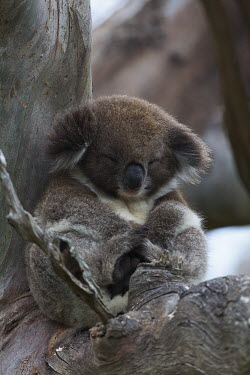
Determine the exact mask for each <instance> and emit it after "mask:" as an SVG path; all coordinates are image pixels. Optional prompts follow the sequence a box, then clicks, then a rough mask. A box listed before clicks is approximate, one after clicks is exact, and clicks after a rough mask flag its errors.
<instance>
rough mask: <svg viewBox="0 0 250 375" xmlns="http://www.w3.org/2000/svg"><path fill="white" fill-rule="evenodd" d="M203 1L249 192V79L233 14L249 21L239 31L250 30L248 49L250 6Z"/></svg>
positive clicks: (234, 144)
mask: <svg viewBox="0 0 250 375" xmlns="http://www.w3.org/2000/svg"><path fill="white" fill-rule="evenodd" d="M200 1H201V3H202V4H203V7H204V9H205V12H206V15H207V18H208V22H209V24H210V26H211V30H212V33H213V36H214V41H215V48H216V52H217V57H218V65H219V69H220V79H221V86H222V91H223V96H224V102H225V116H224V117H225V125H226V128H227V132H228V136H229V139H230V142H231V146H232V149H233V153H234V158H235V161H236V164H237V167H238V171H239V175H240V177H241V179H242V181H243V183H244V184H245V186H246V188H247V190H248V192H249V193H250V168H249V165H250V148H249V143H250V126H249V124H250V110H249V96H248V95H247V90H248V94H249V87H246V85H245V84H244V83H243V80H244V78H246V77H245V76H244V73H245V72H244V69H243V73H241V69H242V68H243V64H242V61H241V60H242V59H239V56H237V47H236V45H235V34H236V29H235V19H234V15H235V14H237V13H238V14H241V15H242V16H243V18H242V20H243V19H244V20H245V21H246V24H245V25H244V26H241V30H240V32H241V33H245V34H247V33H248V35H247V37H248V43H247V44H248V45H247V50H249V37H250V34H249V31H250V23H249V22H250V17H249V15H250V7H249V4H247V3H246V1H239V2H238V1H237V2H236V1H233V2H232V1H230V2H228V1H227V5H226V2H224V1H223V0H218V1H209V0H200ZM228 3H229V4H228ZM230 3H231V4H230ZM234 3H235V4H234ZM222 20H223V22H222ZM237 32H238V30H237ZM246 55H247V56H248V64H249V53H247V52H246ZM248 78H249V76H248ZM246 89H247V90H246Z"/></svg>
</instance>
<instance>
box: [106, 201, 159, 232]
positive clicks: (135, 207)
mask: <svg viewBox="0 0 250 375" xmlns="http://www.w3.org/2000/svg"><path fill="white" fill-rule="evenodd" d="M101 200H102V201H103V202H104V203H106V204H107V205H108V206H109V207H110V208H111V210H112V211H113V212H115V213H116V214H117V215H118V216H119V217H121V218H122V219H124V220H126V221H131V222H133V223H135V224H139V225H143V224H145V222H146V220H147V216H148V213H149V211H150V209H151V208H152V204H151V203H149V202H147V201H145V200H140V201H135V202H126V203H125V202H123V201H122V200H120V199H107V198H106V197H105V198H101Z"/></svg>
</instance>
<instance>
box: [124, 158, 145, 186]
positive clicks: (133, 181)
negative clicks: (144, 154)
mask: <svg viewBox="0 0 250 375" xmlns="http://www.w3.org/2000/svg"><path fill="white" fill-rule="evenodd" d="M144 176H145V172H144V169H143V167H142V166H141V165H140V164H129V165H128V166H127V168H126V170H125V173H124V179H123V183H124V187H125V188H126V189H131V190H137V189H139V188H140V187H141V185H142V183H143V179H144Z"/></svg>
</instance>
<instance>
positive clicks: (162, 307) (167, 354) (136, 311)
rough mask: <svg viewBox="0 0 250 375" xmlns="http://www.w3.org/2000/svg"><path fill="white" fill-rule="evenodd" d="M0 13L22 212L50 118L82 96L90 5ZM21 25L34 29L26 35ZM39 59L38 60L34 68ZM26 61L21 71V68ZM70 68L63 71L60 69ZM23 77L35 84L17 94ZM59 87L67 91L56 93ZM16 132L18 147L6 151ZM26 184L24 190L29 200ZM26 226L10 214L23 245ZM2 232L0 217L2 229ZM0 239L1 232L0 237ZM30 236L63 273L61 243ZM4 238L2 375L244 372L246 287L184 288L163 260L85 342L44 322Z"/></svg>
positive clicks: (232, 283) (235, 281)
mask: <svg viewBox="0 0 250 375" xmlns="http://www.w3.org/2000/svg"><path fill="white" fill-rule="evenodd" d="M0 11H1V13H2V15H3V17H2V19H3V20H5V22H3V24H2V26H1V27H2V30H1V31H2V34H1V35H3V48H5V53H6V55H4V58H3V60H2V62H3V69H4V73H5V77H6V78H5V85H4V86H3V93H4V98H9V97H8V95H7V93H8V92H10V93H11V92H12V94H13V96H12V97H10V99H9V100H13V104H12V105H13V108H12V107H11V108H12V111H11V112H8V111H7V109H8V107H7V104H9V107H10V103H9V102H8V101H7V102H6V101H5V103H4V104H5V107H4V109H3V110H5V112H3V113H4V118H5V123H4V125H5V124H7V125H8V126H6V127H5V126H2V127H1V136H2V137H1V139H5V140H7V141H8V143H7V145H5V147H4V151H5V153H6V155H7V158H8V161H9V165H10V166H11V168H12V175H13V180H14V182H15V185H17V186H18V187H19V189H18V194H19V195H20V197H21V199H22V202H23V203H24V205H25V207H27V208H28V209H30V208H31V207H32V204H33V201H34V200H35V198H36V197H37V194H38V191H39V188H38V185H39V187H40V186H42V185H44V183H45V182H46V178H47V176H46V174H47V173H46V172H47V169H48V168H47V164H46V162H45V161H43V156H42V155H43V154H44V151H43V138H44V137H45V135H46V131H47V129H48V127H49V124H50V123H51V120H52V118H53V117H54V115H55V114H56V113H57V112H58V111H60V110H61V109H62V108H67V107H68V106H70V105H71V103H72V102H74V103H80V102H81V101H83V100H86V99H87V98H88V97H89V96H90V76H89V40H90V39H89V3H88V1H87V0H85V1H80V0H79V1H73V0H71V1H70V0H69V1H68V2H66V0H65V1H62V2H60V3H59V2H56V3H52V4H51V2H49V3H48V4H47V2H46V1H45V2H43V1H42V0H37V1H36V2H32V1H28V0H27V1H26V2H23V1H20V2H19V3H18V4H17V2H15V6H14V5H13V3H11V4H9V3H8V2H7V1H2V5H1V8H0ZM24 21H26V22H28V21H29V22H30V24H31V26H30V27H33V26H34V27H33V28H32V29H31V31H30V27H28V28H27V23H25V22H24ZM46 21H47V22H46ZM13 24H14V25H15V28H14V29H13ZM38 28H39V36H37V34H36V30H38ZM12 30H14V31H12ZM20 32H21V33H22V34H21V35H23V36H25V35H26V38H22V40H24V43H25V44H24V46H23V49H24V50H25V51H26V49H25V48H27V49H28V51H29V52H28V55H27V54H26V53H25V54H24V56H23V57H22V59H23V60H20V61H15V60H14V59H13V57H12V56H13V51H16V50H17V48H16V44H15V43H17V44H18V47H20V39H19V38H18V37H17V35H16V34H15V33H20ZM18 35H19V34H18ZM10 36H12V38H10ZM24 47H25V48H24ZM29 48H31V50H29ZM21 49H22V48H21ZM22 51H23V50H22ZM22 53H24V52H22ZM41 55H42V61H41V60H39V59H38V56H40V58H41ZM27 57H29V58H30V59H31V60H29V59H27ZM26 60H27V65H25V64H24V63H23V61H25V62H26ZM29 61H31V62H29ZM68 61H69V62H70V65H67V64H66V62H68ZM21 62H22V63H21ZM15 64H17V65H15ZM18 64H20V66H21V67H22V69H24V70H23V71H22V72H21V73H20V74H19V77H20V79H19V81H20V82H19V84H18V85H17V87H18V89H17V88H14V89H13V90H12V87H13V82H14V84H15V82H16V81H15V80H14V79H13V75H12V73H13V72H15V71H19V70H21V67H20V66H19V65H18ZM22 64H23V65H22ZM72 66H73V67H74V66H75V67H76V69H75V70H74V69H73V68H72ZM26 68H27V70H26ZM72 71H73V72H72ZM69 74H70V77H69V76H68V75H69ZM72 74H73V76H72ZM27 77H32V78H33V80H32V79H31V80H30V81H29V80H28V82H27V86H24V85H25V82H26V78H27ZM44 79H45V80H44ZM63 79H65V80H66V81H65V82H66V83H65V89H66V92H64V90H62V89H61V86H62V82H64V81H63ZM45 82H47V83H45ZM47 86H48V88H47ZM19 87H20V89H19ZM6 100H7V99H6ZM6 103H7V104H6ZM19 105H20V108H19V107H18V106H19ZM6 108H7V109H6ZM24 111H25V112H24ZM26 111H27V112H26ZM19 124H21V125H22V126H20V125H19ZM42 124H43V126H41V125H42ZM18 126H20V128H18V129H19V132H17V127H18ZM12 127H14V130H13V128H12ZM14 131H16V132H17V135H16V136H17V137H18V142H19V143H20V148H15V149H14V150H12V148H11V146H10V145H11V142H12V140H13V132H14ZM9 132H10V133H9ZM10 134H11V135H10ZM8 145H9V146H8ZM24 146H25V147H24ZM35 151H36V153H35ZM37 151H38V152H37ZM37 154H38V157H36V155H37ZM9 155H10V158H9ZM16 155H17V156H16ZM12 159H13V160H14V161H13V160H12ZM15 161H16V166H17V167H18V170H19V168H21V167H22V168H23V170H24V172H25V173H24V172H22V173H23V174H22V175H21V173H20V176H18V174H17V173H14V165H15ZM26 165H27V166H28V167H27V170H25V166H26ZM37 171H39V172H38V173H37V175H36V172H37ZM1 175H2V179H3V180H4V186H5V188H6V186H7V185H8V186H10V183H9V181H8V179H7V178H6V176H7V175H6V172H5V166H4V160H3V158H1ZM28 175H29V176H30V177H29V180H28V179H27V176H28ZM4 177H5V178H4ZM27 181H29V186H30V187H32V189H31V188H30V191H29V192H28V193H27V192H26V190H27V185H26V184H27ZM29 195H30V199H29ZM12 202H13V199H12ZM15 202H16V203H17V201H15ZM10 203H11V200H10ZM15 207H17V212H22V210H21V208H20V206H19V205H18V204H16V206H15ZM6 212H7V208H6V209H5V213H6ZM14 213H15V211H14ZM24 217H26V219H27V217H28V224H25V225H26V227H24V223H23V221H22V220H21V222H20V216H16V217H15V216H14V215H13V213H12V216H11V217H10V221H11V223H12V224H14V223H15V225H16V223H19V228H22V229H25V230H26V234H25V237H26V238H27V236H28V235H29V233H31V234H32V231H30V230H31V227H30V223H31V222H32V219H30V217H29V216H25V215H24ZM22 218H23V217H22V215H21V219H22ZM4 223H5V221H4V218H2V219H1V224H2V225H5V224H4ZM34 225H35V224H34ZM29 231H30V232H29ZM2 232H3V233H4V234H6V233H7V232H6V229H4V228H3V230H2ZM28 232H29V233H28ZM27 233H28V234H27ZM37 233H38V234H37ZM32 235H33V238H32V239H33V240H34V241H39V240H40V241H41V238H42V240H43V241H44V242H43V243H42V242H40V245H41V248H46V246H47V245H48V246H47V247H48V251H49V252H50V251H51V253H52V256H53V254H55V264H56V265H57V266H58V267H62V266H65V264H63V260H64V259H63V258H64V257H68V256H71V253H70V250H69V248H67V243H64V250H65V248H66V249H68V251H66V252H65V251H64V253H63V254H61V253H60V240H59V242H58V241H57V242H56V243H53V244H52V245H53V246H54V247H53V246H51V244H50V243H48V241H47V240H46V233H45V234H44V236H43V234H42V233H40V235H41V237H39V230H37V231H36V234H34V233H33V234H32ZM36 235H37V237H36ZM10 239H11V237H10V235H9V234H8V233H7V235H6V239H5V242H4V244H3V247H2V249H3V250H2V251H3V252H2V254H1V255H2V259H3V260H1V274H2V275H3V276H4V277H3V280H2V282H1V286H2V291H3V292H2V296H1V309H0V311H1V313H0V314H1V326H0V329H1V338H2V340H1V344H2V348H1V349H2V350H1V357H2V358H1V366H2V368H1V370H2V372H3V373H4V374H6V375H9V374H11V375H15V374H20V373H21V374H29V375H31V374H56V373H59V374H65V375H66V374H67V375H68V374H75V375H77V374H79V375H80V374H81V375H82V374H84V375H87V374H89V375H90V374H109V375H112V374H117V373H118V372H119V373H121V374H122V373H124V374H131V373H138V374H159V375H161V374H166V375H170V374H180V373H182V374H192V375H193V374H200V373H206V374H214V373H220V374H222V375H223V374H228V373H229V372H230V374H248V373H249V370H250V358H249V355H248V353H249V346H250V340H249V332H248V331H249V328H248V327H249V319H250V300H249V292H250V278H247V277H227V278H220V279H216V280H212V281H208V282H205V283H202V284H199V285H197V286H193V287H192V288H190V289H188V288H187V287H186V286H185V285H184V284H183V280H182V277H181V274H179V275H176V274H173V273H171V269H170V270H169V269H168V268H167V267H166V260H164V259H163V260H162V262H161V263H158V264H157V263H156V264H141V265H140V266H139V267H138V269H137V270H136V272H135V273H134V275H133V276H132V279H131V282H130V296H129V309H130V312H129V313H127V314H124V315H121V316H119V317H116V318H114V319H111V320H109V319H108V316H101V315H100V319H101V320H102V323H99V324H98V325H97V326H95V327H93V328H92V329H91V331H90V337H89V333H88V332H86V331H85V332H81V331H80V332H74V330H73V329H70V328H66V327H63V326H61V325H59V324H57V323H55V322H52V321H49V320H48V319H47V318H46V317H44V316H42V314H41V313H40V312H39V310H38V308H37V306H36V304H35V302H34V301H33V299H32V296H31V295H30V293H29V291H28V288H27V282H26V279H25V275H24V265H23V253H22V245H21V244H20V243H19V241H18V240H17V239H16V240H14V239H13V240H12V242H11V245H10ZM46 241H47V242H46ZM54 250H55V252H54ZM57 250H58V252H57ZM41 251H42V249H41ZM57 255H58V258H57ZM60 257H61V258H60ZM64 268H65V269H64V271H66V272H67V275H73V276H74V277H75V279H77V276H76V275H74V270H73V269H71V267H70V264H68V265H67V267H64ZM75 279H71V281H69V282H72V280H73V284H74V286H75V287H79V286H81V281H80V280H75ZM90 281H91V280H90ZM78 291H79V290H78ZM94 299H95V298H94ZM95 302H96V304H97V305H98V301H95ZM45 359H46V360H45Z"/></svg>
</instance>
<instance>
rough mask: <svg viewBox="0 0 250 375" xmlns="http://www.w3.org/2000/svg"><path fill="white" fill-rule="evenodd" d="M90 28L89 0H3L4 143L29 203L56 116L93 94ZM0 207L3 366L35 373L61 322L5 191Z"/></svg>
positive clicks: (43, 175) (0, 134)
mask: <svg viewBox="0 0 250 375" xmlns="http://www.w3.org/2000/svg"><path fill="white" fill-rule="evenodd" d="M90 27H91V21H90V7H89V0H61V1H46V0H36V1H32V0H26V1H21V0H18V1H13V0H11V1H9V0H1V4H0V35H1V38H0V51H1V59H0V77H1V100H0V105H1V109H0V111H1V120H0V121H1V123H0V148H2V149H3V151H4V153H5V156H6V158H7V161H8V165H9V167H10V174H11V177H12V180H13V181H14V184H15V186H16V187H17V191H18V195H19V197H20V199H21V201H22V203H23V204H24V206H25V208H27V209H28V210H32V208H33V206H34V202H35V201H36V199H37V198H38V196H39V193H40V192H41V190H42V189H43V187H44V185H45V183H46V181H47V178H48V170H49V166H48V161H47V160H46V158H45V139H46V137H47V133H48V131H49V129H50V126H51V123H52V122H53V119H54V117H55V115H56V114H57V113H58V112H62V111H63V110H64V109H67V108H69V107H70V106H72V105H76V104H79V103H81V102H83V101H85V100H87V99H88V98H89V97H90V95H91V75H90V42H91V34H90ZM0 207H1V210H0V275H1V293H0V296H1V297H0V322H1V323H0V337H1V344H2V345H4V351H3V352H2V355H4V358H3V359H2V360H0V363H1V364H0V368H1V366H2V368H1V370H2V372H1V371H0V372H1V373H3V374H6V375H7V374H11V375H14V374H20V373H22V374H30V373H32V374H33V373H34V372H32V370H31V368H32V366H34V367H35V366H36V365H37V364H40V363H41V361H42V362H44V360H43V358H42V356H43V351H44V350H45V346H46V342H47V341H48V339H49V337H51V328H52V327H54V325H53V324H52V323H50V322H46V323H45V321H46V319H44V318H43V317H40V319H39V318H37V315H38V310H37V308H36V306H35V304H34V302H33V300H32V298H31V296H30V294H29V292H28V286H27V281H26V277H25V272H24V262H23V242H22V241H21V240H20V237H18V236H17V235H16V233H15V232H14V231H12V230H11V229H10V227H9V225H8V223H7V221H6V218H5V216H6V214H7V208H6V204H5V201H4V199H3V194H2V191H1V192H0ZM2 208H3V209H2ZM26 327H27V328H26ZM23 330H24V331H23Z"/></svg>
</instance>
